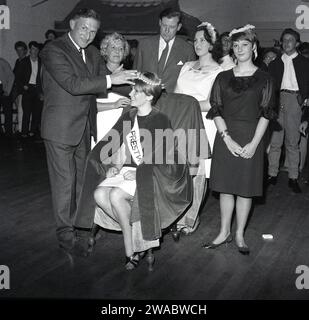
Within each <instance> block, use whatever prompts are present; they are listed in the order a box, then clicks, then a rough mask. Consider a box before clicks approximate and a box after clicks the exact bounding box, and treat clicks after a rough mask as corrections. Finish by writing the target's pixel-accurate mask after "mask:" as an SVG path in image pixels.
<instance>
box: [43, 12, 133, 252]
mask: <svg viewBox="0 0 309 320" xmlns="http://www.w3.org/2000/svg"><path fill="white" fill-rule="evenodd" d="M99 27H100V17H99V16H98V14H97V13H96V12H95V11H93V10H91V9H81V10H79V11H78V12H77V13H76V14H75V16H74V17H73V18H72V20H70V29H71V30H70V32H69V33H67V34H65V35H64V36H62V37H60V38H57V39H56V40H54V41H52V42H50V43H48V45H46V46H45V47H44V49H43V51H42V53H41V59H42V78H43V79H42V82H43V90H44V108H43V113H42V126H41V135H42V137H43V139H44V142H45V147H46V153H47V163H48V171H49V177H50V183H51V190H52V200H53V206H54V212H55V218H56V224H57V230H56V233H57V238H58V241H59V245H60V247H62V248H64V249H65V250H71V249H73V248H74V246H75V245H77V244H78V241H77V240H80V242H79V243H83V242H85V241H84V240H85V239H86V237H84V232H83V231H81V230H77V232H74V226H73V221H74V215H75V213H76V203H77V200H78V196H79V193H80V189H81V184H82V176H83V171H84V166H85V161H86V157H87V154H88V152H89V151H90V137H91V135H92V136H94V137H95V138H96V112H97V108H96V95H95V94H96V93H106V90H107V89H108V88H109V87H110V86H111V85H112V84H123V83H129V84H132V82H131V81H130V79H134V77H135V74H136V72H134V71H121V70H120V69H119V70H116V72H115V73H113V74H111V75H110V76H106V75H105V74H104V73H103V71H102V70H103V68H102V65H101V63H102V58H101V57H100V54H99V51H98V50H97V49H96V48H95V47H94V46H92V45H90V44H91V42H92V41H93V40H94V38H95V36H96V33H97V31H98V29H99ZM77 247H78V246H77Z"/></svg>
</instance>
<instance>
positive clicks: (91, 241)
mask: <svg viewBox="0 0 309 320" xmlns="http://www.w3.org/2000/svg"><path fill="white" fill-rule="evenodd" d="M99 230H100V226H99V225H97V224H94V225H93V227H92V229H91V232H90V236H89V238H88V252H89V253H91V252H93V250H94V247H95V244H96V242H97V235H98V232H99Z"/></svg>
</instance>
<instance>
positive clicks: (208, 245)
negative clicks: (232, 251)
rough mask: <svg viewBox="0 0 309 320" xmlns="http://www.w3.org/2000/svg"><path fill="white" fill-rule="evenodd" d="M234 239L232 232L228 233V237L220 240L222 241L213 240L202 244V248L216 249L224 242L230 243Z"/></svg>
mask: <svg viewBox="0 0 309 320" xmlns="http://www.w3.org/2000/svg"><path fill="white" fill-rule="evenodd" d="M232 240H233V236H232V235H231V234H229V235H228V237H227V238H226V239H225V240H224V241H222V242H220V243H213V242H208V243H205V244H203V245H202V248H204V249H216V248H218V247H220V246H221V245H222V244H228V243H230V242H231V241H232Z"/></svg>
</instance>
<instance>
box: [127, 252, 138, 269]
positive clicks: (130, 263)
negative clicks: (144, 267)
mask: <svg viewBox="0 0 309 320" xmlns="http://www.w3.org/2000/svg"><path fill="white" fill-rule="evenodd" d="M139 262H140V256H139V254H138V253H133V254H132V256H130V257H126V262H125V268H126V269H127V270H133V269H135V268H137V266H138V264H139Z"/></svg>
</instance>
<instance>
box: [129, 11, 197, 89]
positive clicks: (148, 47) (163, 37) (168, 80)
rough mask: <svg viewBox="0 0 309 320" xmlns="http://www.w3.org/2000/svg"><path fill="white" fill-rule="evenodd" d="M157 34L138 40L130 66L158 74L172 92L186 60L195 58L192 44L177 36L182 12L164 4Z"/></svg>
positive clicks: (166, 87)
mask: <svg viewBox="0 0 309 320" xmlns="http://www.w3.org/2000/svg"><path fill="white" fill-rule="evenodd" d="M159 26H160V34H159V35H157V36H152V37H149V38H145V39H142V40H140V42H139V45H138V49H137V54H136V55H135V59H134V63H133V68H134V69H137V70H138V71H142V72H144V71H150V72H153V73H156V74H158V76H159V77H160V78H161V79H162V82H163V84H164V85H165V89H166V91H167V92H174V89H175V86H176V82H177V78H178V75H179V72H180V70H181V68H182V66H183V65H184V63H185V62H187V61H191V60H195V59H196V56H195V53H194V49H193V46H192V45H190V44H189V43H188V42H186V41H185V40H184V39H182V38H180V37H178V36H176V33H177V31H179V30H180V29H181V26H182V24H181V12H180V11H175V10H173V9H172V8H167V9H165V10H163V11H162V12H161V13H160V20H159Z"/></svg>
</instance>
